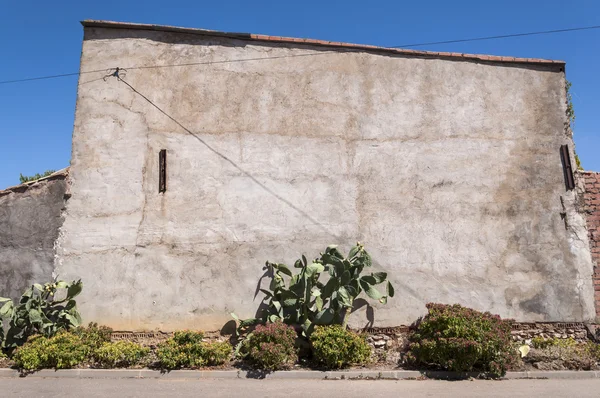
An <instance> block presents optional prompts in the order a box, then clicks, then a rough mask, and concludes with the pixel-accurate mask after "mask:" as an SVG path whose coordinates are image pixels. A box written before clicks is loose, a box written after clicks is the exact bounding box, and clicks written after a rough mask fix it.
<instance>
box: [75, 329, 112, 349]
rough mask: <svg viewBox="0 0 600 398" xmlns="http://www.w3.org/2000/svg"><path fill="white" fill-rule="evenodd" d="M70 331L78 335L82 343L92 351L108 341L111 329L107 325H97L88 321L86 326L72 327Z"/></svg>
mask: <svg viewBox="0 0 600 398" xmlns="http://www.w3.org/2000/svg"><path fill="white" fill-rule="evenodd" d="M72 333H73V334H75V335H76V336H79V338H80V339H81V341H83V344H85V345H86V346H88V347H89V348H90V350H92V351H93V350H96V349H98V348H100V347H101V346H102V345H103V344H104V343H110V335H111V333H112V329H111V328H109V327H107V326H98V324H97V323H90V324H89V325H88V326H87V327H83V326H80V327H78V328H75V329H73V330H72Z"/></svg>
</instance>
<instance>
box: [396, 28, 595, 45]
mask: <svg viewBox="0 0 600 398" xmlns="http://www.w3.org/2000/svg"><path fill="white" fill-rule="evenodd" d="M590 29H600V25H596V26H584V27H579V28H569V29H556V30H544V31H539V32H528V33H514V34H510V35H499V36H486V37H475V38H471V39H457V40H446V41H432V42H429V43H417V44H402V45H400V46H392V47H391V48H410V47H422V46H431V45H434V44H450V43H465V42H469V41H481V40H494V39H506V38H509V37H522V36H534V35H546V34H551V33H564V32H574V31H578V30H590Z"/></svg>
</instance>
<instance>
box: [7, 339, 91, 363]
mask: <svg viewBox="0 0 600 398" xmlns="http://www.w3.org/2000/svg"><path fill="white" fill-rule="evenodd" d="M89 351H90V350H89V348H88V347H86V346H85V344H84V343H83V342H82V341H81V338H79V336H76V335H74V334H72V333H68V332H64V331H60V332H58V333H57V334H56V335H54V336H53V337H50V338H48V337H44V336H33V337H31V338H30V339H29V340H28V341H27V342H26V343H25V344H24V345H23V346H22V347H19V348H17V350H16V351H15V352H14V355H13V360H14V361H15V364H16V366H17V367H18V368H20V369H25V370H35V369H43V368H55V369H68V368H72V367H74V366H77V365H79V364H80V363H82V362H83V361H84V360H85V359H86V357H87V356H88V354H89Z"/></svg>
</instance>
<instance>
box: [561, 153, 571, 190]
mask: <svg viewBox="0 0 600 398" xmlns="http://www.w3.org/2000/svg"><path fill="white" fill-rule="evenodd" d="M560 161H561V162H562V166H563V173H564V175H565V187H566V188H567V191H571V190H573V189H575V179H574V177H573V167H572V166H571V156H570V155H569V146H568V145H561V146H560Z"/></svg>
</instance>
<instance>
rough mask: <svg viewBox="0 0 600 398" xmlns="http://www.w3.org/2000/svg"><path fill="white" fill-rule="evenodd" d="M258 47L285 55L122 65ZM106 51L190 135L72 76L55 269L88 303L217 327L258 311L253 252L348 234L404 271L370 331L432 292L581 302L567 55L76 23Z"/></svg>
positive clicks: (140, 316)
mask: <svg viewBox="0 0 600 398" xmlns="http://www.w3.org/2000/svg"><path fill="white" fill-rule="evenodd" d="M309 53H318V55H310V56H305V55H306V54H309ZM297 55H302V56H300V57H296V56H297ZM259 57H277V58H275V59H270V60H262V61H245V62H218V63H215V64H211V65H198V66H193V67H189V66H188V67H168V68H149V69H134V68H133V67H135V66H147V65H157V64H159V65H173V64H182V63H190V62H208V61H225V60H239V59H248V58H259ZM115 66H120V67H124V68H129V69H128V71H127V74H126V76H125V77H124V79H125V80H126V81H127V82H128V83H129V84H131V85H132V86H133V87H134V88H135V89H137V90H138V91H139V92H140V93H142V94H143V95H145V96H147V97H148V98H149V99H150V100H151V101H153V102H155V103H156V104H157V105H158V106H159V107H160V108H162V109H163V110H164V111H165V112H167V113H168V114H169V115H171V116H173V117H174V118H175V119H177V120H178V121H179V122H181V123H182V124H183V125H184V126H186V127H188V128H189V129H190V130H191V131H192V132H193V133H194V134H190V133H188V132H185V131H184V130H183V129H181V128H180V127H179V126H177V125H176V124H175V123H174V122H173V121H171V120H170V119H169V118H167V117H166V116H165V115H163V114H161V113H160V112H159V111H158V110H157V109H156V108H154V107H152V106H151V105H150V104H149V103H148V102H146V101H145V100H144V99H143V98H142V97H141V96H140V95H138V94H136V93H134V92H133V91H132V90H131V89H130V88H129V87H128V86H127V85H125V84H124V83H123V82H119V81H117V80H116V79H114V78H112V79H107V80H106V81H103V80H102V79H99V78H100V77H101V76H102V75H103V73H97V74H85V75H82V76H81V82H80V83H81V85H80V86H79V92H78V99H77V111H76V120H75V128H74V134H73V159H72V167H71V178H72V184H73V185H72V190H73V198H72V199H71V200H70V201H69V204H68V207H67V210H66V220H65V223H64V225H63V228H62V234H61V238H60V240H59V246H60V247H59V250H58V253H59V255H58V261H57V271H58V272H59V273H60V274H61V275H68V276H70V277H73V278H74V277H81V278H82V279H83V281H84V283H85V288H84V293H83V294H82V296H81V298H80V300H79V302H80V306H81V309H82V311H83V314H84V316H85V317H86V319H87V320H95V321H98V322H102V323H105V324H109V325H111V326H114V327H115V328H122V329H142V328H149V329H153V328H159V329H163V330H169V329H175V328H181V327H196V328H203V329H215V328H218V327H220V326H221V325H223V324H224V323H225V322H227V321H228V320H229V319H230V317H229V313H230V312H231V311H235V312H236V313H237V314H238V315H240V316H242V317H247V316H251V315H253V314H254V311H255V309H256V308H257V305H258V297H256V298H255V292H257V282H258V281H259V278H260V277H261V275H262V274H263V271H262V265H263V264H264V262H265V260H271V261H278V262H287V263H291V262H293V261H294V260H295V259H296V258H298V257H299V255H300V254H302V253H306V254H307V256H308V257H312V256H315V255H317V254H318V252H319V251H322V250H323V249H324V247H325V246H326V245H328V244H331V243H339V244H341V245H342V246H343V247H344V249H346V250H347V249H348V248H349V246H350V245H351V244H352V243H353V242H355V241H357V240H359V241H361V242H364V243H365V244H366V246H367V248H368V249H369V250H370V251H371V253H372V255H373V257H374V259H375V262H376V268H377V269H383V270H386V271H388V272H389V274H390V276H391V278H392V280H393V282H394V284H395V285H396V294H397V297H395V298H394V299H392V300H390V302H389V303H388V305H387V306H379V305H377V306H376V308H375V309H374V317H375V325H378V326H395V325H402V324H408V323H411V322H413V321H414V320H415V319H416V318H417V317H418V316H420V315H422V314H423V313H424V312H425V303H426V302H429V301H437V302H444V303H461V304H464V305H468V306H471V307H474V308H477V309H480V310H489V311H492V312H495V313H499V314H501V315H502V316H506V317H513V318H516V319H517V320H520V321H536V320H540V321H541V320H543V321H581V320H587V319H591V318H593V316H594V303H593V296H594V293H593V286H592V281H591V275H592V263H591V257H590V249H589V245H588V240H587V230H586V227H585V220H584V219H583V217H582V215H581V214H579V213H578V212H577V211H576V208H575V205H574V204H575V201H576V200H577V197H576V193H575V192H566V191H565V184H564V181H563V171H562V168H561V161H560V156H559V147H560V145H561V144H571V146H572V139H571V137H570V136H569V135H568V134H567V133H566V132H565V127H564V123H565V121H566V119H565V108H566V104H565V102H566V99H565V90H564V87H565V80H564V79H565V76H564V73H563V71H562V65H561V64H557V65H548V66H542V65H540V66H535V65H516V64H498V63H497V64H492V63H485V62H481V63H477V62H461V61H457V60H451V59H435V58H425V57H406V56H391V55H382V54H376V53H368V52H348V51H343V50H335V49H334V50H331V49H323V48H322V47H315V46H309V45H304V44H298V45H282V44H273V43H271V44H269V43H261V42H256V41H242V40H234V39H230V38H219V37H204V36H196V35H188V34H181V33H179V34H174V33H166V32H150V31H135V30H125V29H123V30H120V29H104V28H87V29H86V32H85V40H84V43H83V53H82V58H81V69H82V70H83V71H86V70H87V71H89V70H104V69H106V68H109V67H115ZM94 79H96V80H94ZM98 79H99V80H98ZM161 149H166V150H167V153H168V169H167V170H168V182H167V186H168V188H167V192H166V193H165V194H159V193H158V152H159V151H160V150H161ZM561 213H562V214H564V215H566V216H567V217H568V220H569V222H568V223H567V224H565V222H564V221H563V218H562V217H561ZM259 297H260V296H259ZM359 313H360V314H358V315H356V316H354V320H353V321H354V323H355V324H356V325H365V324H366V323H367V320H366V319H365V313H364V308H363V309H362V310H361V311H359Z"/></svg>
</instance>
